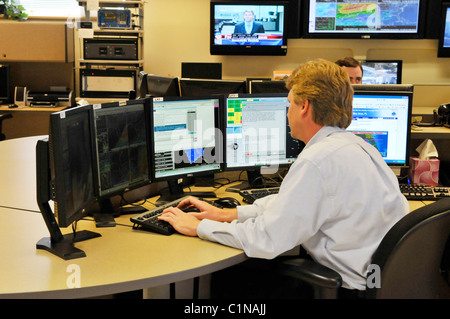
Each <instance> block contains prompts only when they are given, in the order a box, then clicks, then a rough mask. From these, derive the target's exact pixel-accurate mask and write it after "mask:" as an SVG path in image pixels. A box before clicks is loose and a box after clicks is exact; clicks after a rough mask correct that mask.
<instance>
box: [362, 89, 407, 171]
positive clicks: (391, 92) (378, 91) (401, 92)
mask: <svg viewBox="0 0 450 319" xmlns="http://www.w3.org/2000/svg"><path fill="white" fill-rule="evenodd" d="M368 87H369V85H366V86H365V87H364V90H358V88H357V86H356V88H355V92H354V95H359V96H364V95H367V96H407V97H408V112H407V119H405V120H406V123H405V124H406V132H405V134H406V141H405V143H406V144H405V145H404V156H403V160H404V161H403V162H402V163H401V162H397V163H396V162H391V161H386V164H387V165H388V166H390V167H392V168H401V167H405V166H408V165H409V156H410V141H411V114H412V104H413V91H411V90H410V89H409V87H408V86H402V85H398V90H393V89H391V90H385V91H383V90H382V87H383V85H378V86H374V89H373V90H369V88H368ZM404 88H406V89H404Z"/></svg>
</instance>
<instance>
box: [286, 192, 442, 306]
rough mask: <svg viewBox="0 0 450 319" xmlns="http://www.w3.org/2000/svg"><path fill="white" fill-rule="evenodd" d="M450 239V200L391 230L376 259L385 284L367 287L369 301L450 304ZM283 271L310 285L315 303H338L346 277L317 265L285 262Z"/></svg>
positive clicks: (410, 216) (419, 211) (414, 213)
mask: <svg viewBox="0 0 450 319" xmlns="http://www.w3.org/2000/svg"><path fill="white" fill-rule="evenodd" d="M449 236H450V198H445V199H441V200H439V201H437V202H435V203H433V204H430V205H427V206H424V207H421V208H419V209H417V210H415V211H412V212H411V213H409V214H407V215H406V216H405V217H403V218H402V219H401V220H400V221H398V222H397V223H396V224H395V225H394V226H393V227H392V228H391V229H390V230H389V232H388V233H387V234H386V235H385V236H384V238H383V240H382V241H381V243H380V245H379V246H378V248H377V250H376V251H375V253H374V254H373V256H372V261H371V264H372V265H377V267H379V268H378V269H379V270H380V281H379V282H378V285H376V286H374V285H373V283H371V284H369V285H367V287H366V292H365V293H364V298H368V299H397V298H401V299H438V298H443V299H444V298H450V274H449V273H450V240H449ZM280 271H281V272H282V273H283V274H284V275H287V276H290V277H292V278H295V279H297V280H303V281H306V282H308V283H310V284H311V285H312V286H313V288H314V292H315V297H316V298H337V297H339V293H338V292H339V290H340V289H341V288H340V287H341V284H342V278H341V276H340V275H339V274H338V273H337V272H335V271H334V270H331V269H329V268H327V267H324V266H323V265H320V264H318V263H316V262H314V261H312V260H307V259H292V260H287V261H284V262H283V263H282V264H281V265H280ZM369 276H370V275H369ZM368 282H369V281H368ZM371 286H374V287H371Z"/></svg>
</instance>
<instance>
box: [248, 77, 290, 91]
mask: <svg viewBox="0 0 450 319" xmlns="http://www.w3.org/2000/svg"><path fill="white" fill-rule="evenodd" d="M249 93H252V94H259V93H263V94H266V93H289V90H288V88H287V87H286V82H285V81H281V80H277V81H263V80H252V81H250V83H249Z"/></svg>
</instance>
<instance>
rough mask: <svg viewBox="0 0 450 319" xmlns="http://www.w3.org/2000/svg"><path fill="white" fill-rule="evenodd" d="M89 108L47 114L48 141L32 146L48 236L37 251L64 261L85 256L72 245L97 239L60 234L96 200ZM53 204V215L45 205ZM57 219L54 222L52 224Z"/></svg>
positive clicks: (80, 233) (86, 234)
mask: <svg viewBox="0 0 450 319" xmlns="http://www.w3.org/2000/svg"><path fill="white" fill-rule="evenodd" d="M91 107H92V106H91V105H87V106H80V107H75V108H71V109H67V110H64V111H61V112H55V113H52V114H51V115H50V132H49V138H48V140H40V141H38V143H37V145H36V179H37V183H36V185H37V187H36V190H37V202H38V205H39V208H40V211H41V213H42V216H43V218H44V221H45V223H46V226H47V228H48V230H49V233H50V237H44V238H42V239H41V240H40V241H39V242H38V243H37V244H36V248H37V249H45V250H48V251H50V252H51V253H53V254H55V255H57V256H59V257H61V258H63V259H65V260H67V259H73V258H79V257H84V256H86V254H85V253H84V252H83V251H81V250H80V249H77V248H76V247H74V243H75V242H78V241H82V240H86V239H90V238H95V237H99V236H100V235H99V234H97V233H95V232H89V231H77V232H75V231H74V233H72V234H67V235H62V233H61V230H60V228H59V227H68V226H70V225H71V224H72V223H74V222H76V221H78V220H79V219H81V218H83V217H84V216H86V215H87V212H88V208H89V207H90V206H91V205H93V204H94V203H95V201H96V196H95V187H94V186H95V185H94V179H93V166H92V163H93V148H92V144H91V124H90V123H91V114H92V113H91ZM50 200H53V201H54V207H55V214H53V212H52V209H51V207H50V205H49V201H50ZM55 216H57V219H58V221H56V219H55Z"/></svg>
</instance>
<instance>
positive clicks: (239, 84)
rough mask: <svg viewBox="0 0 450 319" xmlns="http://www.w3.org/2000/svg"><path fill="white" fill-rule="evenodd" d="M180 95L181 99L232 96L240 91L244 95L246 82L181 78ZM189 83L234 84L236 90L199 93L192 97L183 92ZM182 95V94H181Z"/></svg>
mask: <svg viewBox="0 0 450 319" xmlns="http://www.w3.org/2000/svg"><path fill="white" fill-rule="evenodd" d="M179 83H180V94H181V96H183V97H205V96H212V95H228V94H234V93H240V92H237V91H239V90H240V89H242V91H243V92H242V93H245V92H246V91H247V82H246V81H245V80H215V79H194V78H181V79H180V81H179ZM189 83H191V84H195V83H198V84H200V83H216V84H218V85H220V84H221V83H223V84H236V86H237V89H238V90H235V91H234V92H218V93H213V92H211V93H209V94H204V93H200V94H199V95H192V94H189V93H188V94H187V95H185V94H186V93H185V92H183V91H184V90H185V84H187V85H189ZM183 93H184V94H183Z"/></svg>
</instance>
